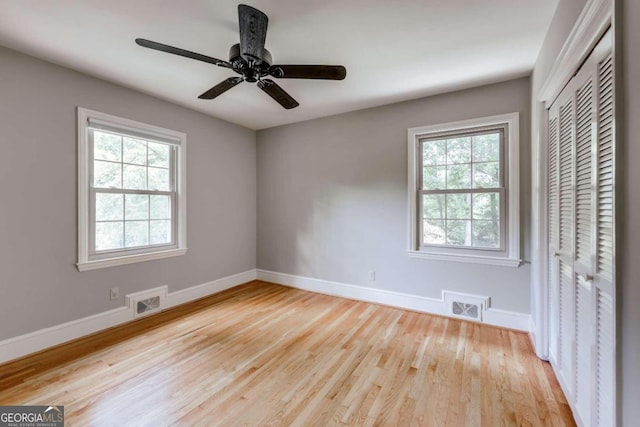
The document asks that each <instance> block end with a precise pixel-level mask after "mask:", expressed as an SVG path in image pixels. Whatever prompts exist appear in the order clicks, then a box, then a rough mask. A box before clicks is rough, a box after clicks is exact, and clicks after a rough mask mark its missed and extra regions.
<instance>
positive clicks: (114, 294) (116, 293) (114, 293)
mask: <svg viewBox="0 0 640 427" xmlns="http://www.w3.org/2000/svg"><path fill="white" fill-rule="evenodd" d="M119 297H120V289H119V288H111V290H110V291H109V299H110V300H111V301H113V300H116V299H118V298H119Z"/></svg>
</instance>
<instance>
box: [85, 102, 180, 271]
mask: <svg viewBox="0 0 640 427" xmlns="http://www.w3.org/2000/svg"><path fill="white" fill-rule="evenodd" d="M92 126H93V127H96V128H101V127H102V128H107V129H113V130H116V131H118V132H120V133H123V134H128V135H132V136H138V137H144V138H147V139H149V140H152V141H154V140H155V141H166V142H170V143H171V144H172V145H174V146H175V147H177V149H176V150H175V156H176V158H175V167H176V173H175V178H174V179H175V192H176V196H175V198H176V199H177V200H175V204H174V209H173V215H174V216H173V217H172V218H173V226H174V231H173V234H174V236H175V241H174V242H173V243H172V244H171V245H168V246H166V245H165V246H158V247H155V248H154V247H153V246H149V247H145V248H143V249H138V250H123V251H113V252H108V253H104V254H101V255H99V256H97V255H95V254H93V252H94V251H93V249H92V242H93V239H94V237H93V234H94V233H93V232H92V228H94V227H95V225H94V222H95V221H94V220H95V218H94V215H93V214H92V212H91V211H92V207H91V206H92V204H91V192H92V188H91V185H90V179H91V165H90V162H91V161H92V158H91V157H92V150H91V139H90V130H91V129H92ZM186 158H187V135H186V134H185V133H182V132H177V131H174V130H170V129H165V128H161V127H159V126H154V125H150V124H146V123H141V122H137V121H134V120H130V119H125V118H122V117H117V116H113V115H110V114H105V113H101V112H98V111H93V110H89V109H86V108H82V107H78V262H77V264H76V266H77V267H78V270H79V271H87V270H94V269H98V268H105V267H112V266H117V265H125V264H132V263H137V262H143V261H151V260H155V259H162V258H167V257H173V256H179V255H184V254H185V253H186V252H187V215H186V213H187V182H186V177H187V168H186Z"/></svg>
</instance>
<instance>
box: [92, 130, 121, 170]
mask: <svg viewBox="0 0 640 427" xmlns="http://www.w3.org/2000/svg"><path fill="white" fill-rule="evenodd" d="M93 158H94V159H99V160H111V161H113V162H120V161H121V160H122V137H120V136H119V135H113V134H110V133H105V132H100V131H99V130H94V131H93Z"/></svg>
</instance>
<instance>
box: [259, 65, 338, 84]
mask: <svg viewBox="0 0 640 427" xmlns="http://www.w3.org/2000/svg"><path fill="white" fill-rule="evenodd" d="M269 74H270V75H272V76H273V77H278V78H280V79H324V80H343V79H344V78H345V77H346V76H347V69H346V68H344V67H343V66H342V65H272V66H271V67H270V68H269Z"/></svg>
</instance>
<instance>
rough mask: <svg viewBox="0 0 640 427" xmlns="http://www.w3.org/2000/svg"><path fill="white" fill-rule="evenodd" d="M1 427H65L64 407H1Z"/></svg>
mask: <svg viewBox="0 0 640 427" xmlns="http://www.w3.org/2000/svg"><path fill="white" fill-rule="evenodd" d="M0 427H64V406H46V405H43V406H0Z"/></svg>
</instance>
